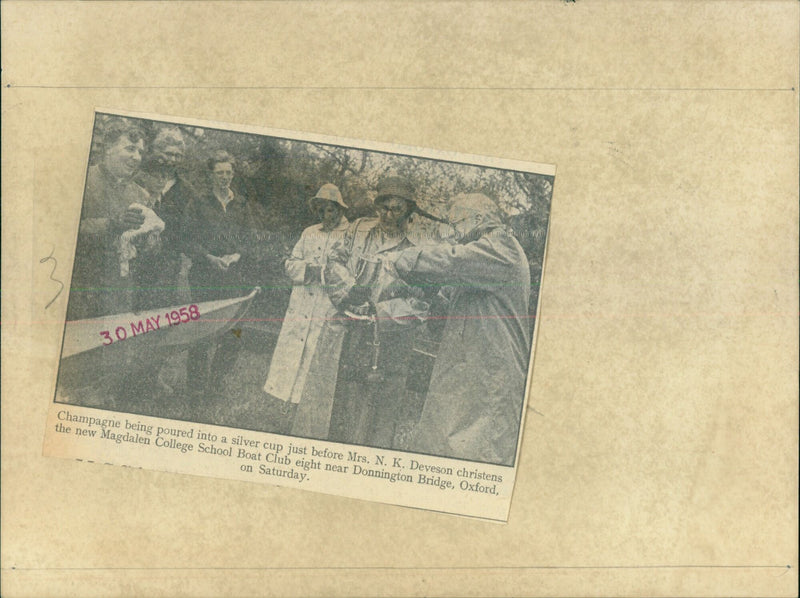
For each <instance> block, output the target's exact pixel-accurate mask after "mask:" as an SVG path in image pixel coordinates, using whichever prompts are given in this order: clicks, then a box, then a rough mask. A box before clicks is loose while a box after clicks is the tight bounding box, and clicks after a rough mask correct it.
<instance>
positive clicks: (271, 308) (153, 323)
mask: <svg viewBox="0 0 800 598" xmlns="http://www.w3.org/2000/svg"><path fill="white" fill-rule="evenodd" d="M88 134H89V131H87V140H88V136H89V135H88ZM87 145H88V142H87ZM554 175H555V168H554V167H553V166H548V165H543V164H534V163H527V162H518V161H510V160H501V159H496V158H485V157H478V156H472V155H464V154H454V153H450V152H440V151H434V150H424V149H420V148H412V147H405V146H396V145H392V144H382V143H373V142H364V141H355V140H350V139H340V138H334V137H327V136H321V135H312V134H305V133H295V132H290V131H283V130H269V129H259V128H255V127H245V126H233V125H226V124H221V123H209V122H200V121H196V120H190V119H178V118H173V117H170V118H165V117H157V116H152V115H139V114H133V113H121V112H117V111H113V112H111V111H102V112H101V111H98V112H97V113H96V114H95V121H94V130H93V131H92V132H91V144H90V149H89V152H88V164H87V170H86V179H85V186H84V191H83V203H82V208H81V212H80V218H79V223H78V225H77V234H76V237H77V241H76V245H75V253H74V265H73V270H72V279H71V285H70V288H69V300H68V305H67V311H66V317H65V325H64V336H63V343H62V349H61V356H60V364H59V368H58V376H57V380H55V381H54V382H55V396H54V401H53V404H52V406H51V408H50V411H49V415H48V421H47V429H46V436H45V446H44V451H45V454H46V455H49V456H57V457H65V458H77V459H83V460H90V461H95V462H102V463H111V464H117V465H127V466H136V467H144V468H149V469H157V470H163V471H174V472H182V473H190V474H198V475H207V476H215V477H223V478H229V479H236V480H245V481H249V482H261V483H267V484H275V485H280V486H286V487H292V488H299V489H303V490H312V491H317V492H325V493H329V494H336V495H340V496H348V497H354V498H359V499H364V500H372V501H379V502H384V503H391V504H396V505H405V506H412V507H417V508H423V509H430V510H436V511H442V512H448V513H455V514H459V515H465V516H471V517H478V518H483V519H488V520H494V521H506V520H507V518H508V511H509V508H510V501H511V493H512V490H513V486H514V480H515V475H516V464H517V463H518V460H519V446H520V440H521V437H522V424H523V422H524V419H525V418H524V413H525V409H526V408H527V403H528V400H529V399H528V397H527V392H526V389H527V388H528V384H527V382H528V378H529V375H530V371H531V366H532V364H533V346H534V339H535V333H536V321H537V317H536V316H537V308H538V303H539V301H538V300H539V289H540V284H541V281H542V273H543V266H544V257H545V248H546V243H547V230H548V223H549V215H550V202H551V196H552V191H553V183H554ZM79 192H80V190H76V193H79ZM76 221H78V215H77V214H76ZM533 400H535V397H533ZM534 433H535V432H534Z"/></svg>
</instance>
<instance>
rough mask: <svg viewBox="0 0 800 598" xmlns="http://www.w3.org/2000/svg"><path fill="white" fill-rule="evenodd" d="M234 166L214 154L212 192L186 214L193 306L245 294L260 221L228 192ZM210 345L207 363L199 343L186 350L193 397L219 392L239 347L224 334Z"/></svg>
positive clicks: (233, 337)
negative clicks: (210, 351) (212, 355)
mask: <svg viewBox="0 0 800 598" xmlns="http://www.w3.org/2000/svg"><path fill="white" fill-rule="evenodd" d="M233 168H234V159H233V157H232V156H231V155H230V154H228V153H227V152H224V151H220V152H216V153H215V154H214V156H212V158H211V159H210V160H209V161H208V170H209V177H210V185H209V186H210V188H209V189H208V190H207V191H205V192H202V193H199V194H198V195H197V196H196V197H195V198H194V199H193V200H192V201H191V202H190V203H189V205H188V207H187V208H186V211H185V214H184V221H183V234H182V237H183V239H184V245H183V250H184V252H185V253H187V254H188V256H189V257H190V258H191V260H192V267H191V270H189V285H190V288H191V294H192V300H193V301H194V302H196V303H199V302H202V301H216V300H219V299H229V298H232V297H238V296H241V295H244V294H246V292H247V290H248V285H247V283H246V280H245V278H246V277H245V276H244V273H245V272H246V271H247V268H248V262H250V261H251V260H252V258H253V254H254V251H255V249H256V248H255V243H254V242H253V236H254V234H255V233H257V231H258V230H259V228H260V226H261V225H262V217H261V214H260V212H259V210H258V207H257V206H256V205H253V204H252V203H251V202H249V201H248V200H247V198H245V197H244V196H243V195H241V194H238V193H234V191H233V190H232V189H231V181H232V180H233V176H234V170H233ZM213 344H214V345H215V348H216V350H215V351H214V357H213V361H211V362H210V365H209V350H210V349H211V347H209V346H207V345H203V344H201V345H198V346H196V347H193V348H192V349H191V350H190V352H189V362H188V370H187V373H188V383H189V385H190V388H189V391H190V394H191V395H193V397H194V399H199V398H200V397H201V396H202V395H204V394H205V395H215V394H218V393H219V392H220V390H221V384H222V379H223V378H224V376H225V374H226V373H227V372H229V371H230V369H231V368H232V367H233V365H234V363H235V361H236V357H237V355H238V350H239V344H240V341H239V338H238V337H237V336H236V335H234V334H232V333H231V332H228V333H226V334H225V335H224V336H223V337H222V338H221V339H217V340H216V341H215V342H214V343H213Z"/></svg>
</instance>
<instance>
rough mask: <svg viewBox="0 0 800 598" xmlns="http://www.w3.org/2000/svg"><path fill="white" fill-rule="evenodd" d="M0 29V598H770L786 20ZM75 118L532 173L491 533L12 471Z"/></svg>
mask: <svg viewBox="0 0 800 598" xmlns="http://www.w3.org/2000/svg"><path fill="white" fill-rule="evenodd" d="M2 13H3V14H2V17H3V42H2V43H3V47H2V50H3V81H2V84H3V150H4V151H3V189H2V195H3V198H4V201H3V282H2V288H3V290H4V293H3V294H4V297H3V299H4V300H3V317H2V321H3V328H4V330H3V332H4V334H3V337H4V338H3V341H4V342H3V347H2V351H3V380H2V381H3V405H2V422H3V423H2V455H3V456H2V458H3V465H2V473H3V493H2V515H3V526H2V546H3V555H2V559H3V560H2V567H3V576H2V577H3V580H2V584H3V587H2V593H3V595H4V596H21V595H29V596H42V595H62V596H73V595H75V596H77V595H81V596H87V595H96V596H108V595H165V596H172V595H209V596H211V595H225V594H229V595H253V596H256V595H280V596H286V595H298V596H302V595H386V596H393V595H515V596H516V595H631V596H636V595H692V596H697V595H707V596H718V595H726V596H729V595H737V596H739V595H742V596H745V595H768V596H784V595H793V594H794V593H795V592H796V587H797V427H798V415H797V375H796V370H797V362H798V341H797V324H798V289H797V279H798V277H797V274H798V272H797V264H798V235H797V230H798V194H797V182H798V81H797V78H798V75H797V73H798V27H797V23H798V6H797V4H796V3H795V2H789V1H775V2H759V3H753V2H702V3H690V2H679V1H666V0H665V1H660V2H641V3H623V2H613V1H596V2H593V1H585V0H579V1H578V2H575V3H565V2H555V1H554V2H545V1H543V2H530V3H524V2H516V1H514V2H497V3H481V2H444V3H433V2H385V3H377V4H367V3H359V2H346V3H315V2H301V3H282V2H196V3H193V2H178V3H168V2H142V3H139V2H124V3H113V4H112V3H104V2H89V3H73V2H5V3H3V5H2ZM98 106H103V107H115V108H119V109H121V110H131V111H138V112H148V113H157V114H163V115H176V116H185V117H193V118H199V119H204V120H217V121H222V122H229V123H243V124H252V125H255V126H269V127H276V128H284V129H292V130H298V131H313V132H317V133H320V134H327V135H336V136H346V137H349V138H358V139H369V140H376V141H385V142H392V143H401V144H405V145H413V146H420V147H430V148H439V149H443V150H449V151H456V152H464V153H470V154H481V155H490V156H500V157H504V158H509V159H518V160H527V161H536V162H547V163H553V164H556V165H557V166H558V177H557V182H556V186H555V193H554V197H553V211H552V215H551V218H552V220H551V227H550V239H549V245H548V258H547V259H548V262H547V273H546V278H545V286H544V287H543V294H542V302H541V312H540V318H541V320H540V322H539V325H540V329H539V333H538V340H537V348H536V360H535V364H534V369H533V375H532V378H531V388H530V402H529V405H530V406H531V407H532V408H533V409H531V410H529V411H528V414H527V422H526V424H525V433H524V436H523V440H522V446H521V452H520V467H519V473H518V476H517V483H516V487H515V491H514V497H513V501H512V506H511V512H510V517H509V523H508V524H507V525H505V526H498V525H491V524H488V523H485V522H481V521H474V520H467V519H458V518H453V517H449V516H445V515H440V514H436V513H431V512H427V511H421V510H410V509H401V508H398V507H393V506H387V505H382V504H377V503H369V502H364V501H357V500H353V499H348V498H340V497H331V496H325V495H320V494H314V493H307V492H301V491H298V490H293V489H285V488H275V487H264V486H261V485H257V484H248V483H243V482H232V481H226V480H218V479H211V478H201V477H193V476H187V475H174V474H168V473H159V472H152V471H145V470H138V469H125V468H118V467H104V466H102V465H100V464H96V463H82V462H72V461H67V460H62V459H49V458H44V457H43V456H42V438H43V436H44V427H45V421H46V417H45V415H46V412H47V410H48V408H49V405H50V401H51V399H52V390H53V386H54V383H55V369H56V366H57V359H58V349H59V346H58V345H59V342H60V337H61V329H62V326H63V317H64V309H65V307H66V294H65V293H62V294H61V296H60V297H59V298H58V299H56V301H55V302H54V303H53V304H52V305H51V307H49V308H47V309H45V306H46V305H47V304H48V302H50V301H51V299H52V298H53V296H54V295H55V293H56V291H57V290H58V284H57V283H55V282H54V281H53V280H52V279H51V278H50V276H51V272H52V265H53V264H52V262H51V261H49V260H46V258H47V257H48V256H51V255H52V256H53V257H55V258H56V260H57V266H56V269H55V272H54V273H53V274H52V275H53V277H54V278H55V279H56V280H62V281H66V280H67V279H68V273H69V272H70V269H71V263H70V262H71V256H72V250H73V247H74V238H75V237H74V235H75V227H76V225H77V214H78V209H79V206H80V201H81V189H82V182H83V177H84V174H85V165H86V154H87V147H86V136H87V131H88V130H89V129H90V128H91V122H92V118H93V111H94V109H95V108H96V107H98ZM42 260H44V261H42Z"/></svg>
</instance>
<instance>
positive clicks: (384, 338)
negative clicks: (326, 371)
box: [329, 322, 413, 448]
mask: <svg viewBox="0 0 800 598" xmlns="http://www.w3.org/2000/svg"><path fill="white" fill-rule="evenodd" d="M373 327H374V324H371V323H366V322H352V323H351V324H350V327H349V329H348V332H347V334H346V336H345V339H344V343H343V346H342V355H341V359H340V362H339V374H338V376H337V383H336V393H335V396H334V399H333V410H332V413H331V431H330V436H329V439H330V440H333V441H336V442H345V443H348V444H361V445H367V446H375V447H381V448H392V447H393V445H394V436H395V431H396V426H397V423H398V421H399V420H400V418H401V416H402V414H403V412H404V410H405V405H406V401H407V398H406V377H407V375H408V361H409V355H410V352H411V346H412V335H413V331H412V330H402V331H398V332H392V333H382V334H380V335H379V337H378V339H379V343H380V344H379V346H378V347H377V356H378V358H377V367H376V368H373V367H372V366H373V365H374V364H375V361H374V358H375V354H376V353H375V351H376V347H375V345H374V340H375V338H374V328H373Z"/></svg>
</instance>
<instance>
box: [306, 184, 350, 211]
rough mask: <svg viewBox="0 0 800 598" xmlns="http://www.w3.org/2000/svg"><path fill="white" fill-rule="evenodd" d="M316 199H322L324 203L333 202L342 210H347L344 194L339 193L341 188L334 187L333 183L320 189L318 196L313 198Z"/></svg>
mask: <svg viewBox="0 0 800 598" xmlns="http://www.w3.org/2000/svg"><path fill="white" fill-rule="evenodd" d="M311 199H312V200H314V199H321V200H323V201H332V202H333V203H335V204H338V205H339V206H341V207H342V209H345V210H346V209H347V204H346V203H344V200H343V199H342V194H341V193H340V192H339V188H338V187H337V186H336V185H334V184H333V183H325V184H324V185H322V187H320V188H319V191H317V194H316V195H315V196H314V197H312V198H311Z"/></svg>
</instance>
